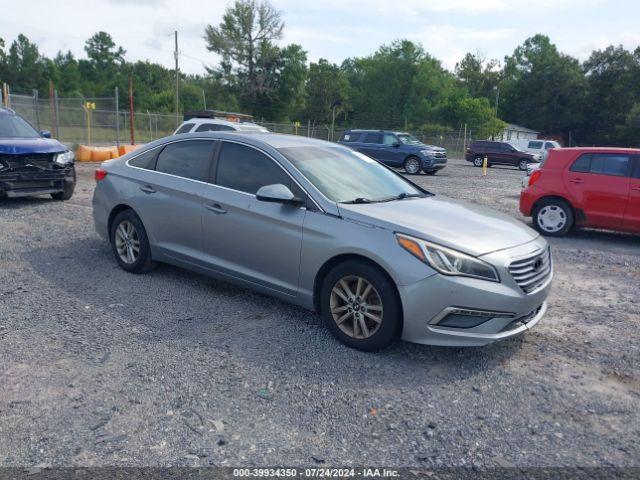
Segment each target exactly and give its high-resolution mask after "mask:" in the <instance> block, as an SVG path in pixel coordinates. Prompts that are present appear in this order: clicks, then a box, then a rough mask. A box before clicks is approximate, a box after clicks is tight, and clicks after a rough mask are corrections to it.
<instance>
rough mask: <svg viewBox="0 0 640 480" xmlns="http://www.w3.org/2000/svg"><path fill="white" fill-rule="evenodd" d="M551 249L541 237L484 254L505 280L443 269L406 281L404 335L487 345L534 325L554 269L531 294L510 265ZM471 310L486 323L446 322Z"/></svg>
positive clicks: (402, 293)
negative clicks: (455, 324)
mask: <svg viewBox="0 0 640 480" xmlns="http://www.w3.org/2000/svg"><path fill="white" fill-rule="evenodd" d="M545 248H548V247H547V244H546V242H545V241H544V240H543V239H541V238H538V239H536V240H534V241H533V242H529V243H527V244H525V245H521V246H518V247H515V248H511V249H508V250H503V251H500V252H495V253H492V254H488V255H484V256H482V258H483V259H484V260H486V261H489V262H490V263H491V264H493V265H494V266H495V267H496V268H497V269H498V272H499V274H500V278H501V282H500V283H497V282H489V281H485V280H478V279H473V278H465V277H454V276H445V275H439V274H438V275H433V276H431V277H428V278H426V279H424V280H421V281H419V282H416V283H414V284H411V285H406V286H400V287H399V292H400V298H401V300H402V307H403V312H404V327H403V331H402V339H403V340H406V341H409V342H414V343H422V344H427V345H442V346H482V345H487V344H489V343H492V342H495V341H498V340H504V339H507V338H511V337H514V336H517V335H520V334H522V333H523V332H526V331H527V330H529V329H531V328H532V327H533V326H534V325H535V324H537V323H538V322H539V321H540V319H541V318H542V317H543V316H544V314H545V312H546V310H547V304H546V298H547V296H548V294H549V290H550V288H551V281H552V278H553V272H552V273H551V274H550V275H549V277H548V279H546V280H545V283H544V284H542V285H541V286H540V287H538V288H537V289H536V290H535V291H533V292H531V293H525V292H524V291H523V290H522V289H521V288H520V287H519V286H518V284H517V283H516V281H515V280H514V279H513V277H512V276H511V274H510V273H509V270H508V267H507V266H508V264H509V262H510V261H512V260H513V259H517V258H521V257H523V256H526V255H529V254H531V253H532V252H534V251H538V250H543V249H545ZM466 310H473V311H476V312H483V315H484V316H483V317H482V318H481V320H480V321H481V323H479V324H477V325H475V326H471V327H469V328H459V327H451V326H446V325H444V323H446V322H442V319H443V318H445V317H446V316H447V315H448V314H449V313H450V312H451V311H466ZM469 318H472V317H469ZM471 324H473V323H471Z"/></svg>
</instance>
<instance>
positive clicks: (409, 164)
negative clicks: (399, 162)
mask: <svg viewBox="0 0 640 480" xmlns="http://www.w3.org/2000/svg"><path fill="white" fill-rule="evenodd" d="M403 167H404V171H405V172H407V173H408V174H409V175H417V174H418V173H420V170H422V165H421V164H420V159H419V158H418V157H409V158H407V159H406V160H405V161H404V165H403Z"/></svg>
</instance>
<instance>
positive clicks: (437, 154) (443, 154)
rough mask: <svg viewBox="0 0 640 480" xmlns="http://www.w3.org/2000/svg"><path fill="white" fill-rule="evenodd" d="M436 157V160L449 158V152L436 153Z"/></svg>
mask: <svg viewBox="0 0 640 480" xmlns="http://www.w3.org/2000/svg"><path fill="white" fill-rule="evenodd" d="M434 157H436V158H447V152H436V153H435V154H434Z"/></svg>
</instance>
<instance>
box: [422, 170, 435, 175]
mask: <svg viewBox="0 0 640 480" xmlns="http://www.w3.org/2000/svg"><path fill="white" fill-rule="evenodd" d="M424 173H426V174H427V175H435V174H436V173H438V171H437V170H425V171H424Z"/></svg>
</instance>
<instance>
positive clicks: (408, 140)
mask: <svg viewBox="0 0 640 480" xmlns="http://www.w3.org/2000/svg"><path fill="white" fill-rule="evenodd" d="M338 143H341V144H343V145H346V146H347V147H350V148H352V149H353V150H356V151H358V152H361V153H364V154H365V155H367V156H369V157H371V158H375V159H376V160H378V161H379V162H380V163H384V164H385V165H387V166H389V167H395V168H400V167H402V168H404V170H405V172H407V173H409V174H412V175H414V174H416V173H420V170H422V171H423V172H424V173H426V174H428V175H434V174H435V173H436V172H437V171H438V170H441V169H443V168H444V167H446V166H447V151H446V150H445V149H444V148H441V147H436V146H433V145H425V144H424V143H422V142H421V141H420V140H418V139H417V138H416V137H414V136H413V135H411V134H409V133H403V132H392V131H389V130H347V131H346V132H344V133H343V134H342V136H341V137H340V140H339V142H338Z"/></svg>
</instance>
